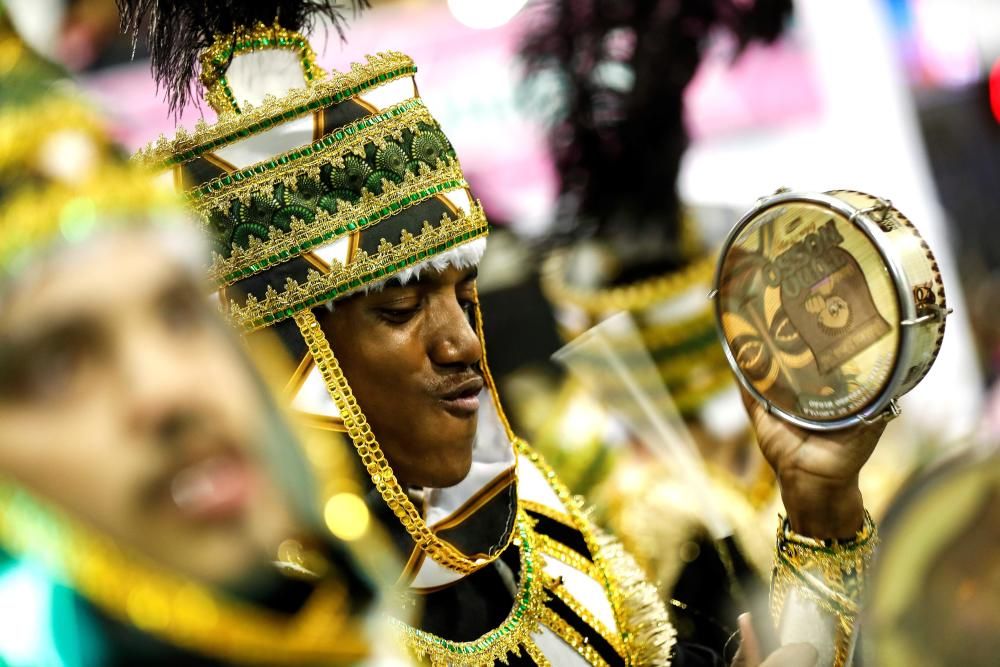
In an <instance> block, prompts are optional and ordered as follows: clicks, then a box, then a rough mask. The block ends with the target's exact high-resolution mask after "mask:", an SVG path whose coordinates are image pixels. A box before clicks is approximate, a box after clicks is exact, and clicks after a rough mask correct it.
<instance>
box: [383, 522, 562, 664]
mask: <svg viewBox="0 0 1000 667" xmlns="http://www.w3.org/2000/svg"><path fill="white" fill-rule="evenodd" d="M530 521H531V520H530V519H529V518H528V517H527V516H525V515H524V513H523V512H518V524H517V530H516V531H515V532H516V533H517V535H518V538H517V542H516V543H517V545H518V548H519V551H520V557H521V577H520V581H519V582H518V592H517V596H516V597H515V599H514V603H513V606H512V607H511V611H510V614H509V615H508V616H507V618H506V620H505V621H504V622H503V623H501V624H500V625H499V626H498V627H497V628H496V629H494V630H491V631H490V632H487V633H486V634H484V635H483V636H481V637H479V638H478V639H474V640H472V641H469V642H453V641H450V640H447V639H444V638H443V637H439V636H437V635H434V634H431V633H429V632H425V631H423V630H419V629H417V628H414V627H412V626H410V625H407V624H406V623H403V622H402V621H398V620H395V619H392V624H393V626H394V627H395V628H396V629H397V630H398V631H399V633H400V635H401V638H402V640H403V643H404V644H405V645H406V647H407V649H408V650H409V651H410V653H412V654H413V656H414V657H415V658H417V659H418V660H421V661H429V662H430V664H431V666H432V667H446V666H453V667H484V666H487V665H489V666H492V665H493V663H494V662H496V661H498V660H499V661H503V662H506V657H507V654H508V653H513V654H514V655H520V654H521V651H522V650H524V651H526V652H527V653H528V655H532V653H533V652H534V653H535V654H540V653H541V652H540V651H539V650H538V647H537V646H535V645H534V642H533V641H532V639H531V634H532V633H533V632H536V631H537V629H538V619H539V616H540V614H541V613H543V611H544V610H545V606H544V602H545V592H544V588H543V574H542V571H543V568H544V560H543V559H542V557H541V555H540V554H539V553H538V552H537V551H536V550H535V548H534V535H533V532H532V530H531V525H530ZM532 657H534V656H533V655H532ZM539 664H543V663H539ZM546 664H547V661H546Z"/></svg>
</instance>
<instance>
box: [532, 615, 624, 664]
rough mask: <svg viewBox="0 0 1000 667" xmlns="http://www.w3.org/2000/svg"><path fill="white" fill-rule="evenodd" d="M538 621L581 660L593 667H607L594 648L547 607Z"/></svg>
mask: <svg viewBox="0 0 1000 667" xmlns="http://www.w3.org/2000/svg"><path fill="white" fill-rule="evenodd" d="M540 620H541V622H542V624H543V625H544V626H545V627H547V628H548V629H549V630H551V631H552V632H554V633H555V634H556V636H558V637H559V638H560V639H562V640H563V641H564V642H566V643H567V644H569V645H570V647H572V648H573V650H574V651H576V652H577V653H579V654H580V655H581V656H583V659H584V660H586V661H587V663H588V664H590V665H593V666H594V667H608V663H607V662H605V661H604V658H602V657H601V654H600V653H598V652H597V651H595V650H594V647H593V646H591V645H590V644H588V643H587V641H586V639H585V638H584V637H583V636H582V635H581V634H580V633H579V632H577V631H576V630H575V629H574V628H573V627H572V626H571V625H570V624H569V623H567V622H566V621H564V620H563V618H562V617H561V616H560V615H559V614H557V613H555V612H554V611H552V610H551V609H549V608H548V607H544V608H543V609H542V612H541V619H540Z"/></svg>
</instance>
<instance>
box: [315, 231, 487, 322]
mask: <svg viewBox="0 0 1000 667" xmlns="http://www.w3.org/2000/svg"><path fill="white" fill-rule="evenodd" d="M485 252H486V239H485V238H478V239H475V240H474V241H469V242H468V243H465V244H463V245H460V246H457V247H454V248H452V249H451V250H449V251H447V252H444V253H441V254H440V255H437V256H436V257H432V258H431V259H427V260H424V261H423V262H420V263H419V264H414V265H413V266H411V267H409V268H406V269H403V270H402V271H400V272H398V273H394V274H392V275H391V276H389V277H388V278H386V279H385V280H380V281H379V282H377V283H369V284H368V285H363V286H361V287H359V288H358V289H357V290H355V291H353V292H348V295H350V294H357V293H358V292H360V293H363V294H372V293H378V292H381V291H382V290H383V289H385V285H386V283H387V282H388V281H389V280H392V279H393V278H395V279H396V280H398V281H399V282H400V284H402V285H405V284H407V283H408V282H410V281H411V280H416V279H418V278H419V277H420V274H421V273H423V272H424V271H425V270H427V269H432V270H434V271H444V270H445V269H447V268H456V269H467V268H469V267H472V266H478V265H479V262H480V260H482V258H483V254H484V253H485ZM341 298H343V297H341ZM336 303H337V302H336V301H327V302H326V303H324V304H323V305H324V306H325V307H326V309H327V310H329V311H330V312H331V313H332V312H333V309H334V308H336Z"/></svg>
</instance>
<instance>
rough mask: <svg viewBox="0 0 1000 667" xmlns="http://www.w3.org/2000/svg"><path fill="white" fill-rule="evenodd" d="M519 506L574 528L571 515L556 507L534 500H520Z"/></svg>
mask: <svg viewBox="0 0 1000 667" xmlns="http://www.w3.org/2000/svg"><path fill="white" fill-rule="evenodd" d="M521 507H523V508H524V509H526V510H528V511H529V512H534V513H535V514H541V515H542V516H544V517H548V518H550V519H552V520H553V521H558V522H559V523H561V524H563V525H564V526H570V527H572V528H575V527H576V526H575V524H574V523H573V517H571V516H570V515H569V514H567V513H565V512H560V511H559V510H557V509H554V508H552V507H549V506H548V505H546V504H545V503H536V502H535V501H534V500H522V501H521Z"/></svg>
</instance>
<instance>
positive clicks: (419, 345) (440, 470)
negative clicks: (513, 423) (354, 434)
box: [322, 269, 483, 488]
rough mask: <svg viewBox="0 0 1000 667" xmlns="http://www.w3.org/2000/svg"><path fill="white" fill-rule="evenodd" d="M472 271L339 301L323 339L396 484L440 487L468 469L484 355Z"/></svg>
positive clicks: (326, 319)
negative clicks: (473, 314)
mask: <svg viewBox="0 0 1000 667" xmlns="http://www.w3.org/2000/svg"><path fill="white" fill-rule="evenodd" d="M474 303H475V269H465V270H461V269H446V270H444V271H441V272H435V271H427V272H424V273H423V274H421V276H420V280H419V281H416V282H413V283H411V284H408V285H405V286H402V287H400V286H398V285H397V286H393V284H392V283H391V282H390V284H389V286H387V287H386V288H385V289H383V290H382V291H381V292H377V293H372V294H368V295H358V296H354V297H351V298H349V299H345V300H344V301H338V302H337V304H336V307H335V309H334V312H333V313H325V314H324V315H323V318H322V319H323V321H322V325H323V329H324V331H325V332H326V334H327V336H328V337H329V338H330V344H331V346H332V348H333V350H334V353H335V354H336V355H337V359H338V361H339V362H340V365H341V367H342V368H343V371H344V375H346V376H347V380H348V382H349V383H350V385H351V389H352V390H353V391H354V395H355V397H356V398H357V400H358V404H359V405H360V406H361V409H362V410H363V411H364V413H365V416H366V418H367V419H368V421H369V423H370V424H371V426H372V430H373V431H374V433H375V436H376V437H377V438H378V440H379V443H380V444H381V445H382V449H383V451H384V452H385V456H386V458H387V459H388V460H389V463H390V464H391V465H392V467H393V470H394V471H395V473H396V475H397V476H398V477H399V479H400V481H401V482H402V483H403V484H408V485H412V486H428V487H437V488H440V487H447V486H453V485H454V484H457V483H458V482H460V481H462V479H463V478H465V476H466V475H467V474H468V472H469V468H470V467H471V465H472V445H473V442H474V440H475V436H476V423H477V422H476V420H477V415H478V411H479V393H480V391H481V390H482V388H483V379H482V375H481V372H480V366H479V362H480V361H481V359H482V346H481V345H480V343H479V338H478V336H477V335H476V332H475V330H474V329H473V327H472V324H471V322H470V317H471V312H472V307H473V305H474Z"/></svg>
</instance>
